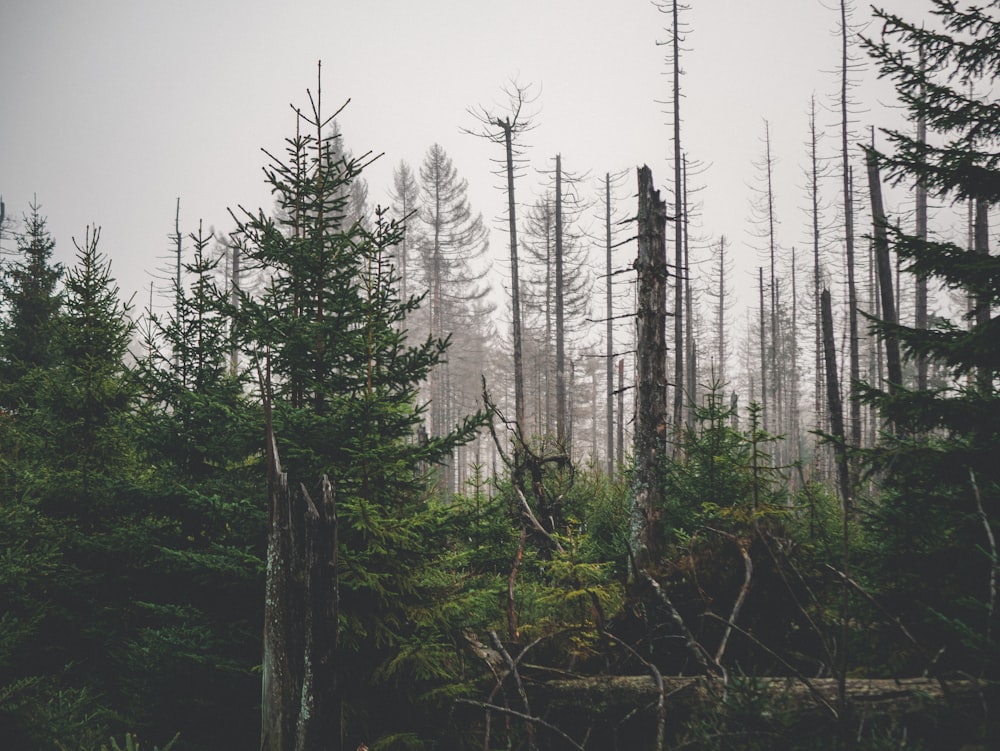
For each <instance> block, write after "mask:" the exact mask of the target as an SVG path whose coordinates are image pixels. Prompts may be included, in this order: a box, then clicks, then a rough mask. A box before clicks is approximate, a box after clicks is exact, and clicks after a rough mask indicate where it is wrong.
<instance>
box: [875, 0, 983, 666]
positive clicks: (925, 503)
mask: <svg viewBox="0 0 1000 751" xmlns="http://www.w3.org/2000/svg"><path fill="white" fill-rule="evenodd" d="M933 4H934V9H933V14H934V16H936V19H937V21H938V23H936V24H935V25H934V27H932V28H927V27H925V26H924V25H923V24H922V23H919V22H917V23H914V22H910V21H907V20H905V19H903V18H902V17H900V16H897V15H893V14H890V13H886V12H884V11H880V10H879V11H876V16H877V18H878V19H879V20H880V22H881V23H882V34H881V38H879V39H870V40H868V41H867V42H866V46H867V49H868V51H869V53H870V54H871V55H872V56H873V57H874V58H875V60H876V61H877V63H878V65H879V68H880V71H881V74H882V75H883V76H885V77H889V78H892V79H893V80H894V82H895V84H896V88H897V92H898V94H899V97H900V99H901V101H902V103H903V105H904V106H905V107H906V109H907V110H908V113H909V117H910V119H911V120H913V121H919V120H924V121H926V124H927V129H928V131H929V135H930V134H933V136H932V137H928V139H927V142H923V140H922V139H920V138H919V137H916V136H914V135H911V134H909V133H905V132H901V131H888V132H887V135H888V138H889V142H890V144H891V146H892V148H891V150H890V151H888V153H884V154H881V155H879V162H880V164H881V166H882V167H883V169H884V170H885V173H886V174H887V175H888V176H889V178H890V179H891V180H894V181H895V182H896V183H905V184H909V185H913V184H915V183H916V184H920V185H922V186H923V187H925V188H926V189H927V190H928V191H929V192H931V193H933V194H934V195H936V196H937V197H938V198H939V199H941V200H944V201H947V200H951V201H953V202H955V203H960V202H966V201H973V202H975V203H976V204H977V205H979V206H981V207H988V206H989V205H991V204H994V203H996V202H997V201H998V200H1000V156H998V154H997V144H998V142H1000V104H998V103H997V102H996V101H995V99H994V98H993V97H992V96H990V95H988V94H987V93H986V92H988V91H989V90H990V88H991V86H993V85H995V82H996V80H997V78H998V77H1000V55H998V53H997V50H998V49H1000V45H998V42H1000V22H998V20H997V18H996V11H995V9H996V8H997V7H998V5H1000V3H997V2H996V1H995V0H994V2H991V3H989V6H991V7H992V8H993V10H987V9H985V8H981V7H975V6H973V5H971V4H968V3H956V2H950V1H946V0H934V3H933ZM970 85H971V86H970ZM970 88H971V89H972V91H973V92H974V93H973V94H972V95H971V96H970V93H969V92H970ZM982 213H983V215H984V216H985V211H983V212H982ZM980 229H981V230H982V229H985V227H984V226H981V227H980ZM981 236H985V233H982V235H981ZM889 238H890V242H891V244H892V246H893V249H894V250H895V251H896V253H897V254H899V256H900V257H901V258H902V259H903V261H904V264H905V267H906V270H907V271H909V272H912V273H914V274H915V275H916V276H917V278H918V279H920V278H936V279H938V280H940V281H941V282H942V283H943V284H944V285H945V286H947V287H949V288H952V289H957V290H963V291H966V292H968V293H970V294H971V295H972V296H973V298H974V299H975V300H976V309H974V310H973V311H972V312H971V313H970V314H968V315H967V317H966V318H967V322H968V325H966V322H962V321H953V320H948V319H947V318H945V317H943V316H942V317H939V318H936V319H935V320H934V322H933V324H932V325H931V326H930V327H929V328H927V329H924V328H919V327H909V326H904V325H900V324H891V323H888V322H884V321H883V322H880V323H879V328H880V329H881V330H882V332H883V335H884V336H885V335H896V336H898V338H899V340H900V343H901V346H902V348H903V350H904V353H905V354H907V355H908V356H909V357H911V358H927V359H928V361H930V363H931V364H932V365H934V366H937V367H941V368H943V369H945V370H946V371H947V372H948V374H949V375H950V380H948V381H947V382H946V383H944V384H943V385H942V386H941V387H939V388H935V389H932V390H917V391H909V390H906V389H899V390H896V391H883V390H880V389H877V388H873V387H869V388H868V389H867V390H866V392H865V395H866V398H867V399H868V400H869V401H871V402H872V403H874V404H875V405H877V406H878V408H879V409H880V410H881V412H882V414H883V416H885V417H886V418H887V419H888V420H889V421H890V422H891V423H893V424H894V426H895V427H896V429H897V430H898V431H899V433H900V435H899V436H898V437H891V438H885V439H884V443H883V445H882V446H881V447H879V448H877V449H876V450H874V451H873V452H871V455H870V459H871V461H872V463H873V465H874V467H875V468H877V469H881V470H884V472H885V483H884V486H885V492H884V498H883V500H882V503H881V504H880V505H879V506H877V507H876V508H875V509H874V510H873V515H872V517H871V519H872V522H871V526H872V530H873V532H874V533H875V537H874V540H875V545H876V550H875V552H876V556H875V560H876V562H877V564H878V571H880V572H881V574H882V584H883V586H884V588H885V590H886V596H887V597H889V598H891V601H892V603H893V605H894V606H895V607H896V608H897V609H898V610H899V612H901V613H903V614H904V616H905V617H907V618H909V619H912V621H913V622H914V623H915V624H917V626H915V627H914V628H915V629H916V628H918V627H919V630H918V631H917V636H918V637H919V638H922V639H924V640H926V642H927V643H928V646H929V647H932V648H933V649H935V650H936V649H938V648H941V649H942V651H943V652H944V656H943V657H942V661H941V665H940V666H939V667H956V668H962V669H966V670H970V671H974V672H977V673H981V672H982V671H983V670H986V671H988V672H989V673H990V674H991V675H993V676H995V675H996V674H997V673H996V671H997V668H998V666H997V664H996V660H995V655H996V645H995V641H994V636H993V635H994V634H995V633H996V631H997V626H998V621H997V612H996V584H995V582H996V574H997V563H998V561H997V550H996V548H995V545H994V543H993V539H994V535H993V531H992V530H993V529H994V528H995V526H996V524H997V522H998V521H1000V470H998V464H997V461H996V459H997V457H998V456H1000V428H998V426H1000V394H998V378H1000V319H998V318H997V317H996V316H995V315H994V312H995V311H996V309H997V306H998V305H1000V287H998V285H997V279H1000V257H998V256H997V255H991V254H989V252H988V249H987V248H986V247H985V243H983V242H980V243H977V250H978V251H979V252H975V251H973V252H970V251H969V250H968V249H966V248H964V247H961V246H960V245H959V244H956V243H953V242H948V241H945V240H938V239H928V238H926V237H923V236H922V233H916V234H910V233H908V232H904V231H902V230H901V229H898V228H897V229H893V228H889ZM983 251H986V252H983Z"/></svg>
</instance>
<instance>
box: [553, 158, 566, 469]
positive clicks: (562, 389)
mask: <svg viewBox="0 0 1000 751" xmlns="http://www.w3.org/2000/svg"><path fill="white" fill-rule="evenodd" d="M562 223H563V217H562V156H561V155H559V154H556V265H555V293H556V294H555V298H556V301H555V302H556V442H557V443H558V444H559V446H560V448H561V449H562V450H568V449H569V439H568V431H567V426H566V422H567V420H568V414H567V409H566V342H565V339H566V333H565V322H564V320H563V319H564V312H563V311H564V308H563V296H564V294H565V289H566V287H565V284H564V282H563V227H562Z"/></svg>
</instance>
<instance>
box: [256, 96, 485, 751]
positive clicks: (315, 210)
mask: <svg viewBox="0 0 1000 751" xmlns="http://www.w3.org/2000/svg"><path fill="white" fill-rule="evenodd" d="M313 102H314V104H315V106H314V108H313V110H312V112H311V113H310V114H302V113H300V114H299V117H300V118H302V119H301V121H300V125H304V126H305V128H306V129H308V131H309V132H308V133H303V129H302V128H301V127H299V128H297V131H298V133H297V135H296V136H295V137H294V138H290V139H288V140H287V142H286V143H287V149H286V156H285V157H284V158H283V159H278V158H273V157H272V162H271V164H270V166H269V168H268V170H267V174H268V176H269V182H270V184H271V187H272V188H273V189H274V192H275V195H276V197H277V204H278V205H277V212H276V214H277V216H276V217H275V218H271V217H268V216H266V215H265V214H264V213H263V212H257V213H253V214H251V213H246V214H245V215H244V216H243V218H242V221H241V222H240V226H239V231H238V233H237V236H238V238H239V242H240V245H241V248H242V250H243V254H244V258H245V259H246V260H247V262H248V264H250V265H252V266H256V267H258V268H260V269H261V270H262V271H264V272H265V276H266V277H267V278H269V279H270V282H269V284H268V286H267V288H266V289H265V290H264V292H263V293H262V294H261V295H260V296H259V297H257V298H250V297H246V296H244V297H242V298H241V301H240V302H241V305H240V313H239V316H240V321H241V326H240V335H241V342H242V346H243V349H244V353H245V356H246V357H247V359H248V362H249V363H250V366H251V368H252V370H253V371H255V372H257V373H259V374H260V387H261V389H262V396H263V399H264V400H265V405H266V407H267V408H268V411H269V412H270V414H271V421H272V425H273V431H274V435H275V437H276V444H277V450H278V453H279V455H280V457H281V460H282V463H283V467H284V468H285V469H287V475H288V476H289V477H290V478H292V481H291V483H290V487H292V488H298V487H299V486H300V483H301V486H302V487H303V488H305V491H306V492H309V493H310V494H312V496H313V497H323V496H322V494H321V491H322V478H323V476H324V475H325V476H326V477H327V478H328V479H329V483H330V487H331V489H332V493H333V494H334V497H335V500H336V510H337V511H336V514H337V522H336V537H335V538H334V541H333V545H334V546H335V553H334V554H333V555H334V559H333V560H332V561H328V562H327V566H326V567H324V568H325V569H326V570H328V571H329V570H331V569H329V568H328V567H329V566H333V567H334V568H333V569H332V570H333V571H334V573H333V574H332V575H333V576H335V580H334V583H333V584H332V587H333V589H334V592H338V593H339V595H336V599H335V602H334V603H330V602H329V600H328V598H329V597H332V596H334V595H333V593H332V592H329V591H327V592H326V593H325V594H324V595H322V596H323V597H325V598H327V600H326V601H325V602H326V604H325V605H324V606H323V607H324V608H327V609H326V610H322V613H323V614H322V615H321V614H320V612H321V611H319V610H316V611H313V612H315V613H316V614H317V617H319V618H321V619H322V621H323V622H322V626H321V628H322V630H323V631H324V632H325V633H327V634H330V633H332V634H333V644H334V645H335V647H334V649H335V650H336V655H335V656H334V659H333V662H332V663H329V662H324V661H321V660H320V657H318V656H317V657H316V661H315V662H312V661H311V658H310V657H307V656H305V655H303V654H302V653H301V652H296V651H295V645H294V644H291V643H287V644H283V645H273V644H272V645H271V647H273V648H275V649H282V650H284V649H287V650H288V652H287V653H286V654H285V655H284V656H281V657H278V659H286V658H287V660H289V663H288V664H290V665H292V666H295V665H297V666H298V667H297V668H295V667H293V668H292V669H293V670H299V671H306V672H308V673H309V674H310V675H312V676H314V677H315V676H317V675H318V673H317V672H312V671H320V670H321V669H322V670H332V671H333V672H334V677H333V679H332V685H331V684H324V686H323V687H317V688H316V690H315V692H308V691H307V693H308V696H307V697H306V698H307V699H308V700H310V701H311V700H313V699H315V700H316V701H321V702H322V703H323V706H324V707H327V708H328V709H329V711H327V712H323V713H320V712H318V711H317V713H316V714H315V715H313V714H309V715H308V716H303V717H301V718H300V721H301V722H304V723H306V724H307V725H308V726H309V727H310V728H315V727H316V725H315V723H320V724H324V723H325V725H324V729H323V731H322V732H323V733H325V735H324V736H322V737H321V738H320V739H319V740H318V742H319V743H322V744H326V745H327V746H329V745H338V744H340V743H346V744H347V745H348V746H350V747H354V746H357V745H358V743H360V742H361V741H365V740H367V741H369V742H372V741H374V740H375V739H376V738H377V737H378V736H379V734H392V733H414V732H417V731H421V732H424V733H431V732H437V731H440V728H431V727H429V726H428V723H427V721H426V720H425V718H424V713H423V712H421V711H419V710H417V709H416V706H417V705H416V700H417V697H418V696H420V695H421V693H422V692H424V691H426V690H427V689H428V688H429V687H431V686H433V685H435V684H438V683H440V681H441V680H442V679H443V678H444V677H445V676H450V675H451V674H452V672H453V671H454V669H455V665H454V663H452V662H449V661H448V657H447V648H446V642H447V639H448V636H447V628H446V627H445V626H444V624H443V623H442V622H441V621H440V620H437V616H435V612H436V611H435V610H434V609H429V608H428V607H427V604H428V602H430V601H431V596H432V593H431V592H430V591H428V589H427V586H428V585H427V581H428V580H429V579H431V578H432V577H430V576H429V572H431V571H433V570H434V566H435V561H436V559H437V558H438V557H439V556H440V555H441V554H442V553H443V551H442V550H441V549H440V548H439V547H437V545H436V541H440V536H439V535H440V528H441V517H442V514H441V512H440V511H439V510H438V509H436V508H435V507H434V506H433V505H432V504H429V503H428V500H427V486H426V479H425V477H424V475H423V473H422V472H421V468H422V467H429V466H431V465H433V464H434V463H435V462H437V461H439V460H440V459H442V457H444V456H445V455H446V454H447V452H449V451H450V450H451V449H452V448H453V447H454V446H455V445H457V444H458V443H460V442H461V441H464V440H468V439H469V438H470V437H471V436H472V435H473V433H474V431H475V429H476V427H477V424H478V421H477V420H469V421H466V422H464V423H463V426H462V428H461V430H459V431H457V432H451V433H448V434H445V435H442V436H434V437H432V438H430V440H428V441H427V442H420V441H414V440H413V438H414V435H415V432H416V428H417V426H418V425H419V424H420V423H421V422H422V421H423V415H422V414H421V411H420V409H418V408H417V406H416V400H417V393H418V388H419V384H420V382H421V381H423V380H424V379H426V377H427V375H428V373H429V371H430V370H431V368H433V367H434V366H435V365H436V364H437V363H438V361H439V360H440V358H441V356H442V354H443V352H444V347H445V345H444V342H443V341H442V340H440V339H438V338H433V337H432V338H428V339H426V340H424V341H423V342H419V343H416V344H408V343H407V340H406V337H405V333H404V332H403V330H402V326H401V324H402V323H403V322H404V320H405V317H406V316H407V315H408V314H409V313H411V312H412V311H413V310H414V309H415V307H416V305H417V303H416V302H415V301H413V300H400V299H399V297H398V295H397V292H396V278H395V276H394V272H393V269H392V265H391V262H390V260H391V255H390V254H391V252H392V250H393V249H394V247H396V246H397V245H398V243H399V241H400V239H401V228H400V226H399V225H398V224H396V223H394V222H389V221H387V220H386V218H385V216H384V212H382V211H381V210H377V211H376V213H375V219H374V220H373V222H372V223H371V227H370V228H368V227H366V226H364V225H363V224H362V223H357V222H355V223H350V224H348V223H346V222H345V221H344V219H345V214H346V212H347V211H348V206H347V200H348V199H347V196H348V191H349V187H350V185H351V183H352V182H353V181H354V180H356V179H358V178H359V176H360V172H361V168H362V166H363V165H362V163H361V162H359V161H358V160H357V159H354V158H349V157H347V156H341V157H339V158H336V159H334V158H333V154H334V152H335V149H336V145H335V144H331V143H330V142H329V141H328V139H327V138H326V137H324V135H323V132H322V131H323V127H324V125H325V119H324V117H323V116H322V114H321V111H320V98H319V92H317V94H316V97H315V99H313ZM271 523H272V534H280V532H274V529H275V528H274V526H273V525H275V524H280V523H281V520H280V519H279V518H276V517H274V516H272V520H271ZM324 544H327V543H324ZM275 565H277V563H276V564H275ZM295 576H300V574H293V577H295ZM437 580H438V582H440V581H441V580H440V576H438V577H437ZM276 617H279V618H280V617H283V616H282V615H281V614H277V615H276ZM265 628H269V627H268V626H267V625H266V626H265ZM272 633H273V632H272ZM266 634H267V632H266ZM267 639H268V637H267V635H266V636H265V650H267V649H269V648H271V647H268V646H267V645H268V643H269V642H268V641H267ZM274 658H276V655H274V654H273V653H272V654H270V655H269V653H268V652H267V651H265V671H267V669H268V668H267V666H268V665H269V664H270V663H269V660H271V659H274ZM324 666H325V667H324ZM299 674H302V673H299ZM326 675H328V674H326ZM316 679H317V680H318V678H316ZM265 680H268V676H265ZM311 680H312V679H311ZM297 690H302V687H301V686H299V687H298V689H297ZM272 698H273V697H270V696H269V695H268V693H267V691H266V687H265V704H266V706H265V718H266V724H265V728H264V732H265V738H264V741H265V744H266V745H267V747H269V748H270V747H277V746H276V745H275V744H279V743H280V744H284V743H286V742H287V739H286V740H285V741H279V740H278V739H277V737H276V734H278V735H280V732H279V730H278V728H277V727H276V726H275V725H269V724H267V723H268V722H270V720H267V718H268V717H270V716H271V715H270V714H268V712H269V709H268V707H269V706H270V705H269V704H268V702H270V701H271V699H272ZM298 706H299V705H298V704H296V707H298ZM295 711H298V710H297V709H296V710H295ZM320 715H322V716H320ZM310 718H312V721H311V722H312V723H313V724H310ZM303 732H306V731H303ZM308 732H312V731H311V730H310V731H308ZM351 744H353V745H351Z"/></svg>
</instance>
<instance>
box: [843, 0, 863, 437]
mask: <svg viewBox="0 0 1000 751" xmlns="http://www.w3.org/2000/svg"><path fill="white" fill-rule="evenodd" d="M840 38H841V79H840V114H841V121H840V157H841V166H842V171H843V188H844V248H845V253H846V262H847V320H848V333H849V348H850V352H849V356H850V402H851V443H852V444H853V445H855V446H860V445H861V402H860V401H859V400H858V394H857V384H858V382H859V381H860V380H861V361H860V355H859V349H860V346H859V339H858V293H857V286H856V285H855V281H854V267H855V264H854V199H853V195H852V187H851V162H850V155H849V153H848V130H849V119H848V118H849V113H848V111H847V110H848V107H847V73H848V55H847V0H841V2H840Z"/></svg>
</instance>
